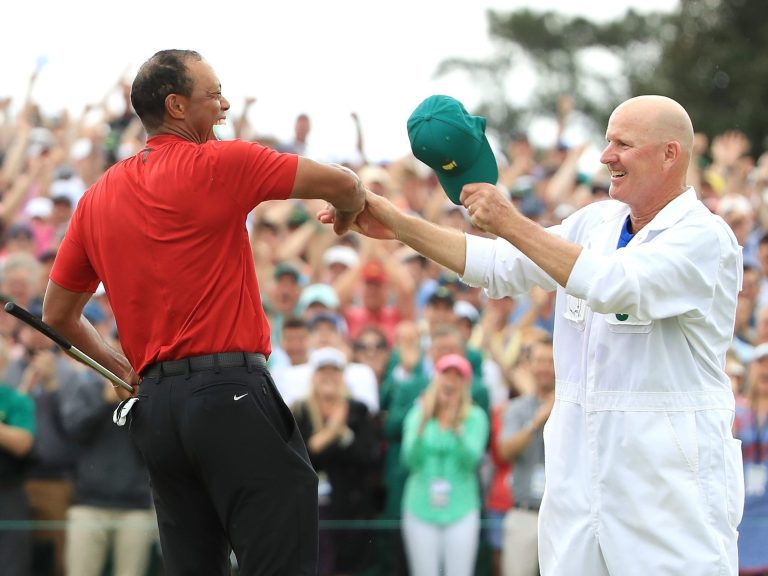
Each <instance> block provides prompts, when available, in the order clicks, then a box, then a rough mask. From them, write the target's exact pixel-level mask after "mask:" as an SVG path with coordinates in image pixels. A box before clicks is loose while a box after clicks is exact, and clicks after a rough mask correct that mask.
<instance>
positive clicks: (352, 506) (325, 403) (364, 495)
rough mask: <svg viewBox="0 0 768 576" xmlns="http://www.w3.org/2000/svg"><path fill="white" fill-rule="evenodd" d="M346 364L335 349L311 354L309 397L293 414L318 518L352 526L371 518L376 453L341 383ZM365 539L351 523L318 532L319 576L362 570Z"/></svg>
mask: <svg viewBox="0 0 768 576" xmlns="http://www.w3.org/2000/svg"><path fill="white" fill-rule="evenodd" d="M346 365H347V359H346V357H345V356H344V353H343V352H341V351H340V350H338V349H336V348H320V349H318V350H315V351H314V352H313V353H312V355H311V359H310V366H311V367H312V370H313V373H312V384H311V387H310V391H309V394H308V395H307V397H306V399H304V400H301V401H299V402H297V403H296V404H294V405H293V412H294V414H295V416H296V423H297V425H298V427H299V430H300V431H301V434H302V436H303V437H304V440H305V442H306V443H307V449H308V451H309V457H310V460H311V461H312V465H313V466H314V468H315V470H316V471H317V473H318V478H319V482H318V502H319V505H320V519H321V520H340V521H341V520H343V521H350V522H354V521H355V520H357V521H360V520H370V519H371V518H372V516H373V509H372V504H373V503H372V498H371V489H370V488H371V486H370V484H369V482H368V481H369V479H370V476H371V472H372V471H373V469H374V465H375V464H376V463H377V461H378V459H379V454H378V441H377V438H376V428H375V425H374V422H373V419H372V418H371V415H370V413H369V412H368V409H367V408H366V406H365V404H363V403H362V402H358V401H357V400H354V399H351V398H350V397H349V392H348V390H347V387H346V385H345V384H344V377H343V371H344V368H345V367H346ZM371 540H372V536H371V534H370V532H369V530H365V529H361V527H359V526H358V525H356V524H354V523H351V524H350V525H348V526H339V527H337V528H336V529H335V530H333V529H332V530H323V531H322V532H321V537H320V576H331V575H334V574H349V573H352V572H355V573H356V572H358V571H360V570H363V569H365V568H366V567H367V565H368V563H369V560H370V555H371V544H370V543H371Z"/></svg>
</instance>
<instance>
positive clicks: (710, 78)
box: [438, 0, 768, 153]
mask: <svg viewBox="0 0 768 576" xmlns="http://www.w3.org/2000/svg"><path fill="white" fill-rule="evenodd" d="M678 2H679V4H678V8H677V9H676V10H675V11H673V12H669V13H646V14H641V13H638V12H635V11H633V10H629V11H628V12H627V13H626V14H625V15H624V16H623V17H621V18H618V19H616V20H613V21H609V22H599V23H598V22H593V21H591V20H588V19H586V18H583V17H571V16H566V15H563V14H559V13H556V12H535V11H533V10H528V9H525V10H517V11H514V12H509V13H501V12H494V11H491V12H489V14H488V19H489V30H490V34H491V37H492V38H493V40H495V44H496V45H497V46H498V53H497V54H496V55H495V56H494V57H493V58H491V59H489V60H488V61H485V62H476V61H462V60H456V59H454V60H450V61H447V62H445V63H444V64H443V65H442V66H441V67H440V69H439V70H438V74H443V73H446V72H449V71H455V70H464V71H466V72H469V73H470V74H471V75H472V76H473V78H474V79H475V80H477V81H478V82H481V83H482V84H481V85H482V86H483V87H484V89H485V88H487V94H488V97H487V98H486V103H485V104H484V105H483V107H482V108H483V113H486V115H487V117H488V121H489V125H490V126H491V128H492V129H496V130H497V131H498V132H500V133H501V134H504V133H508V132H509V131H511V130H513V129H515V128H519V127H520V123H521V122H524V121H525V120H526V119H527V118H529V117H531V116H532V115H540V114H542V113H544V114H549V115H552V116H554V111H555V104H554V103H555V102H556V101H557V97H558V96H559V95H561V94H570V95H571V96H572V97H573V98H574V100H575V102H576V108H577V110H579V111H581V112H582V113H583V114H585V115H586V116H588V117H589V118H591V119H592V120H593V121H594V125H595V128H596V130H598V131H602V130H603V129H604V126H605V122H606V121H607V117H608V115H609V114H610V111H611V110H612V109H613V108H614V106H615V105H616V104H617V103H618V102H620V101H621V100H624V99H626V98H628V97H630V96H633V95H638V94H664V95H667V96H670V97H672V98H674V99H676V100H678V101H679V102H680V103H681V104H683V106H685V107H686V108H687V109H688V111H689V113H690V114H691V117H692V119H693V121H694V126H695V127H696V129H697V130H698V131H701V132H704V133H706V134H707V135H709V136H710V138H711V137H713V136H714V135H716V134H719V133H722V132H723V131H725V130H729V129H734V128H735V129H739V130H742V131H743V132H745V133H746V134H747V136H748V137H749V138H750V139H751V141H752V143H753V152H758V153H759V152H761V151H762V150H763V149H765V148H766V147H768V141H766V138H767V137H768V107H766V106H765V105H764V103H765V102H766V101H768V51H766V50H765V49H764V47H765V46H768V2H766V1H765V0H678ZM606 62H608V63H610V65H608V66H606V65H605V63H606ZM518 66H523V67H528V68H529V69H531V68H532V69H533V70H535V73H536V74H535V76H536V81H535V83H534V85H531V86H520V87H515V90H516V92H518V93H519V91H520V90H524V91H525V92H527V96H528V98H527V103H526V105H525V106H520V105H519V104H518V105H513V104H511V101H510V100H511V99H510V98H509V97H508V92H509V87H508V83H509V82H508V77H509V75H510V73H512V72H514V70H515V68H516V67H518ZM513 123H517V124H513Z"/></svg>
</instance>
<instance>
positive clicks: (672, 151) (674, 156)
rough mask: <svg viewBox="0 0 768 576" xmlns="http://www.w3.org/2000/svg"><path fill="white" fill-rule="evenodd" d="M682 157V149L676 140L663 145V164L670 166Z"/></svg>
mask: <svg viewBox="0 0 768 576" xmlns="http://www.w3.org/2000/svg"><path fill="white" fill-rule="evenodd" d="M682 155H683V147H682V146H680V142H678V141H677V140H671V141H670V142H667V143H666V144H665V145H664V163H665V164H667V165H669V166H671V165H673V164H675V163H676V162H677V161H678V160H679V159H680V158H681V157H682Z"/></svg>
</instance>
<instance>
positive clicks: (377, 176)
mask: <svg viewBox="0 0 768 576" xmlns="http://www.w3.org/2000/svg"><path fill="white" fill-rule="evenodd" d="M357 175H358V176H359V177H360V180H361V181H362V183H363V184H365V185H366V187H368V188H370V187H371V185H372V184H373V185H378V186H380V187H381V188H382V189H383V190H384V191H385V192H388V191H389V190H390V189H391V188H392V177H391V176H390V175H389V172H388V171H387V169H386V168H383V167H381V166H377V165H376V164H368V165H366V166H363V167H362V168H360V170H359V171H358V173H357Z"/></svg>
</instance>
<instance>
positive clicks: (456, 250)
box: [395, 215, 467, 276]
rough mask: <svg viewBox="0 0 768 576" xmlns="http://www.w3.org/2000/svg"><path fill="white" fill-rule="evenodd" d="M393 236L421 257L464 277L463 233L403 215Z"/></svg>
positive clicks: (465, 248)
mask: <svg viewBox="0 0 768 576" xmlns="http://www.w3.org/2000/svg"><path fill="white" fill-rule="evenodd" d="M395 235H396V236H397V239H398V240H400V242H402V243H403V244H407V245H408V246H410V247H411V248H413V249H414V250H416V251H417V252H418V253H420V254H422V255H423V256H426V257H427V258H429V259H430V260H434V261H435V262H437V263H438V264H442V265H443V266H445V267H446V268H448V269H450V270H453V271H454V272H456V273H457V274H459V275H460V276H463V275H464V264H465V261H466V255H467V244H466V240H465V239H464V233H463V232H460V231H459V230H456V229H454V228H445V227H442V226H438V225H436V224H433V223H432V222H429V221H428V220H424V219H423V218H420V217H418V216H411V215H404V216H403V218H402V220H401V221H400V222H399V225H398V226H397V229H396V230H395Z"/></svg>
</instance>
